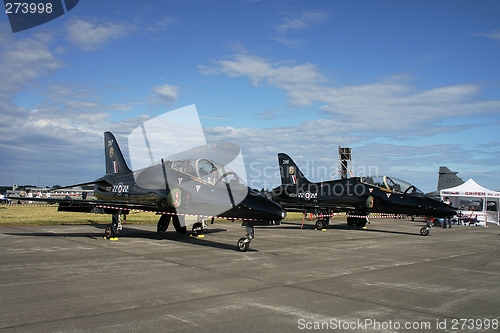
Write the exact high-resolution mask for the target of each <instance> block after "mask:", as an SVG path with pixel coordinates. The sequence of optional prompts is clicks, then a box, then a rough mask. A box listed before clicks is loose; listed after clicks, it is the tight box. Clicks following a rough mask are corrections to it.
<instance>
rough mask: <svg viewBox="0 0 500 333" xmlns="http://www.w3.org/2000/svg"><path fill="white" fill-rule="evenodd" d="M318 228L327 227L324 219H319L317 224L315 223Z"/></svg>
mask: <svg viewBox="0 0 500 333" xmlns="http://www.w3.org/2000/svg"><path fill="white" fill-rule="evenodd" d="M315 227H316V229H318V230H322V229H324V228H325V224H324V223H323V221H321V220H317V221H316V225H315Z"/></svg>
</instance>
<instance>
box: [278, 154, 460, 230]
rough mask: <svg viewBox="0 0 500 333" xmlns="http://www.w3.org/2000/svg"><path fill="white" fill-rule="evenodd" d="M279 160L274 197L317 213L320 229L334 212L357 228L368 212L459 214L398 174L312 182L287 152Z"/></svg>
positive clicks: (297, 208) (289, 206)
mask: <svg viewBox="0 0 500 333" xmlns="http://www.w3.org/2000/svg"><path fill="white" fill-rule="evenodd" d="M278 161H279V167H280V173H281V183H282V185H281V186H278V187H276V188H274V189H273V190H272V192H271V193H272V197H273V200H274V201H276V202H277V203H279V204H280V205H281V206H282V207H283V208H285V209H286V210H287V211H297V212H312V213H316V214H317V215H318V216H319V219H318V221H317V222H316V228H318V229H322V228H324V227H325V226H327V225H329V222H330V215H331V213H334V212H347V213H348V215H349V216H348V217H347V224H349V225H351V226H356V227H358V228H362V227H364V226H365V225H366V223H367V216H368V214H369V213H387V214H407V215H424V216H429V217H430V216H432V217H446V216H453V215H455V214H456V209H455V208H453V207H451V206H449V205H447V204H445V203H443V202H439V201H436V200H433V199H431V198H429V197H427V196H426V195H425V194H424V193H423V192H422V191H420V190H419V189H418V188H416V187H415V186H414V185H412V184H410V183H407V182H405V181H402V180H399V179H396V178H392V177H389V176H383V177H352V178H347V179H340V180H331V181H325V182H318V183H312V182H310V181H309V180H307V179H306V177H305V176H304V175H303V174H302V172H301V171H300V170H299V168H298V167H297V165H296V164H295V162H294V161H293V160H292V159H291V158H290V157H289V156H288V155H286V154H284V153H279V154H278ZM427 232H428V230H427ZM421 233H422V234H424V233H423V232H421Z"/></svg>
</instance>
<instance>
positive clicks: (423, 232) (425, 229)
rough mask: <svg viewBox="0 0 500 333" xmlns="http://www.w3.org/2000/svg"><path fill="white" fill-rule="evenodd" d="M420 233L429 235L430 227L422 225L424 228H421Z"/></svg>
mask: <svg viewBox="0 0 500 333" xmlns="http://www.w3.org/2000/svg"><path fill="white" fill-rule="evenodd" d="M420 234H421V235H422V236H427V235H429V228H427V227H422V228H421V229H420Z"/></svg>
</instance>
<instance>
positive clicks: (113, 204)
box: [9, 197, 165, 212]
mask: <svg viewBox="0 0 500 333" xmlns="http://www.w3.org/2000/svg"><path fill="white" fill-rule="evenodd" d="M9 199H11V200H22V201H37V202H46V203H48V204H56V203H57V204H59V209H58V210H61V211H70V212H91V211H92V210H93V209H94V208H103V209H121V210H132V209H135V210H142V211H150V212H160V211H162V212H163V211H165V210H164V209H162V210H160V209H158V207H156V206H154V205H147V204H143V203H134V202H126V201H105V200H78V199H73V198H71V197H67V198H30V197H9Z"/></svg>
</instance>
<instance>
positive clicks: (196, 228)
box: [191, 222, 203, 237]
mask: <svg viewBox="0 0 500 333" xmlns="http://www.w3.org/2000/svg"><path fill="white" fill-rule="evenodd" d="M198 234H203V224H202V223H201V222H196V223H195V224H193V228H192V229H191V235H193V236H194V237H196V236H198Z"/></svg>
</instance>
